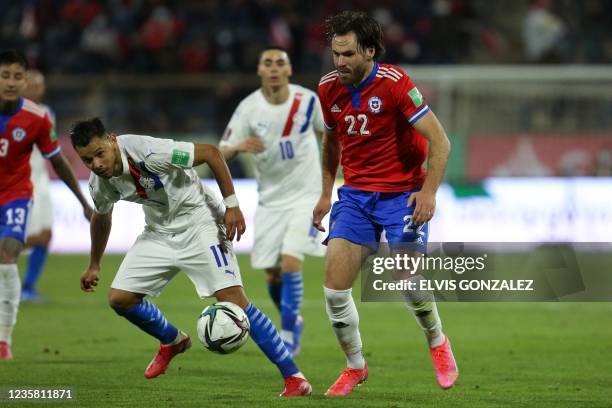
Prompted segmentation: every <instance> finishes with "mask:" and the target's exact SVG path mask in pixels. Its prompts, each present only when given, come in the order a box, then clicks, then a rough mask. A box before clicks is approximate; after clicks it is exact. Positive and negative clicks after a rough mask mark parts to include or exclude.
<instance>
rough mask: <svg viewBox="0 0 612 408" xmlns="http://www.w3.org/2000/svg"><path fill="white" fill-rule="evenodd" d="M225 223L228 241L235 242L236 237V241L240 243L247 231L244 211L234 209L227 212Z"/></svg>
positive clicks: (237, 208)
mask: <svg viewBox="0 0 612 408" xmlns="http://www.w3.org/2000/svg"><path fill="white" fill-rule="evenodd" d="M223 222H224V223H225V234H226V235H227V239H229V240H230V241H233V240H234V237H236V241H240V237H241V236H242V234H244V231H245V230H246V224H245V222H244V216H243V215H242V211H240V207H232V208H228V209H227V210H225V217H224V218H223Z"/></svg>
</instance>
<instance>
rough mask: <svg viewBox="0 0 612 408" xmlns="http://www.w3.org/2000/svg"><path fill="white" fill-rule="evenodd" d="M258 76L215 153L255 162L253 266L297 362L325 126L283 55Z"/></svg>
mask: <svg viewBox="0 0 612 408" xmlns="http://www.w3.org/2000/svg"><path fill="white" fill-rule="evenodd" d="M257 74H258V75H259V77H260V79H261V88H259V89H257V90H256V91H254V92H252V93H251V94H250V95H248V96H247V97H246V98H244V99H243V100H242V101H241V102H240V104H239V105H238V107H237V108H236V110H235V112H234V114H233V115H232V119H231V120H230V122H229V124H228V125H227V128H226V130H225V133H224V136H223V139H222V140H221V143H220V144H219V146H220V150H221V152H222V153H223V155H224V156H225V158H226V160H231V159H233V158H234V157H236V156H237V155H238V154H240V153H252V154H253V159H254V162H255V170H256V173H255V177H256V179H257V190H258V192H259V201H258V203H257V211H256V213H255V242H254V245H253V252H252V253H251V264H252V266H253V268H257V269H265V270H266V273H267V280H268V291H269V293H270V296H271V298H272V300H273V302H274V304H275V305H276V307H277V308H278V309H279V311H280V314H281V327H282V331H281V337H282V338H283V341H284V342H285V344H286V345H287V347H288V348H289V350H290V351H291V352H292V354H293V355H294V356H295V355H297V354H299V352H300V336H301V334H302V327H303V319H302V316H300V307H301V304H302V298H303V296H304V286H303V279H302V272H301V271H302V266H303V261H304V256H305V255H306V254H308V255H315V256H323V255H324V254H325V247H324V246H323V245H321V241H322V237H321V238H319V234H320V233H319V231H317V230H316V229H315V228H313V226H312V207H313V206H314V205H315V204H316V203H317V200H318V199H319V196H320V195H321V168H320V165H319V163H320V159H319V147H318V144H317V136H320V135H321V134H322V133H323V118H322V116H321V105H320V103H319V98H318V97H317V94H316V93H315V92H313V91H311V90H309V89H306V88H304V87H302V86H300V85H296V84H292V83H290V82H289V78H290V77H291V75H292V69H291V61H290V60H289V56H288V55H287V52H286V51H285V50H284V49H282V48H279V47H274V46H271V47H267V48H266V49H264V50H263V51H262V53H261V55H260V57H259V64H258V65H257Z"/></svg>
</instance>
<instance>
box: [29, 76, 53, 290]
mask: <svg viewBox="0 0 612 408" xmlns="http://www.w3.org/2000/svg"><path fill="white" fill-rule="evenodd" d="M27 77H28V80H27V82H28V85H27V88H26V90H25V93H24V96H25V97H26V98H28V99H30V100H31V101H33V102H36V103H37V104H39V105H40V107H41V108H43V109H44V110H45V111H46V112H47V114H48V115H49V119H50V120H51V123H52V124H53V126H54V127H55V115H54V114H53V112H52V111H51V108H49V107H48V106H47V105H44V104H43V103H42V101H43V98H44V96H45V91H46V85H45V77H44V75H43V74H42V73H41V72H40V71H38V70H36V69H30V70H28V71H27ZM30 168H31V169H32V174H31V175H30V179H31V181H32V185H33V186H34V195H33V197H32V209H31V213H30V219H29V220H28V226H27V238H26V239H27V240H26V245H27V246H29V247H30V256H29V257H28V266H27V269H26V273H25V276H24V278H23V285H22V289H21V301H22V302H28V301H31V302H42V301H43V300H44V299H43V297H42V296H41V295H40V294H39V293H38V291H37V290H36V282H37V281H38V279H39V278H40V275H41V273H42V271H43V269H44V267H45V263H46V261H47V254H48V252H49V243H50V242H51V226H52V224H53V207H52V204H51V195H50V193H49V173H48V171H47V165H46V163H45V159H44V158H43V156H42V154H41V153H40V150H38V148H37V147H36V146H34V148H33V149H32V155H31V156H30Z"/></svg>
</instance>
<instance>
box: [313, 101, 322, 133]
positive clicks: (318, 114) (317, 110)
mask: <svg viewBox="0 0 612 408" xmlns="http://www.w3.org/2000/svg"><path fill="white" fill-rule="evenodd" d="M324 126H325V125H324V123H323V112H322V111H321V101H319V98H317V97H316V96H315V103H314V112H313V115H312V127H313V129H314V130H315V132H319V133H322V132H323V130H324Z"/></svg>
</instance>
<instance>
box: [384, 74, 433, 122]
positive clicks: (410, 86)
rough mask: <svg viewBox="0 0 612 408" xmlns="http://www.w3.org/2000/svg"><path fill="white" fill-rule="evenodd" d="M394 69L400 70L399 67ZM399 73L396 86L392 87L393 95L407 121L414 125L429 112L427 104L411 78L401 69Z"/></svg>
mask: <svg viewBox="0 0 612 408" xmlns="http://www.w3.org/2000/svg"><path fill="white" fill-rule="evenodd" d="M394 69H395V70H396V71H397V70H399V71H401V70H400V69H399V68H394ZM401 74H402V76H401V78H400V79H399V80H398V82H397V84H396V86H394V87H393V88H392V93H393V97H394V99H395V103H396V104H397V107H398V109H399V110H400V111H401V112H402V113H403V115H404V116H405V117H406V119H408V122H409V123H410V124H411V125H414V124H415V123H416V122H417V121H418V120H419V119H421V118H422V117H423V116H424V115H425V114H426V113H427V112H429V106H428V105H427V102H426V101H425V98H423V95H421V92H420V91H419V89H418V88H417V87H416V85H415V84H414V82H412V79H410V77H409V76H408V75H406V74H405V73H404V72H403V71H401Z"/></svg>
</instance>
